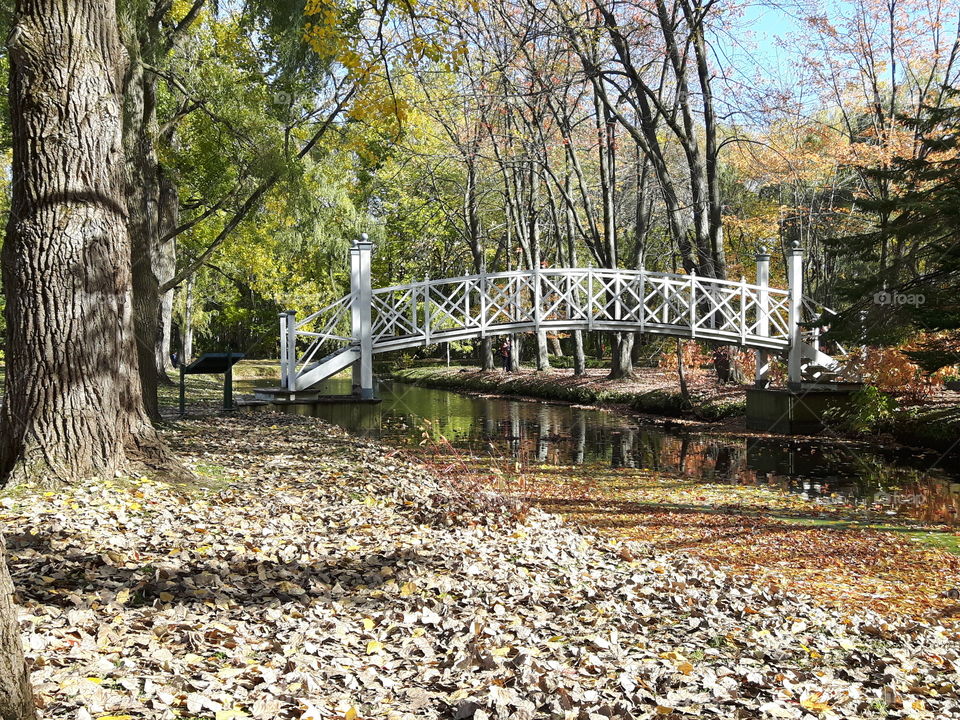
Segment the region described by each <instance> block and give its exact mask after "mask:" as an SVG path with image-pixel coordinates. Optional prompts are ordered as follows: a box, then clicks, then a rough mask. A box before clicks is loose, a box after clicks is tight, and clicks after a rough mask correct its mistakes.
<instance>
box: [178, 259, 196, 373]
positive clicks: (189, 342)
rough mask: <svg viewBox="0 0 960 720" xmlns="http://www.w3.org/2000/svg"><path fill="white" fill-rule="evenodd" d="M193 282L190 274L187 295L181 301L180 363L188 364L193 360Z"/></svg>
mask: <svg viewBox="0 0 960 720" xmlns="http://www.w3.org/2000/svg"><path fill="white" fill-rule="evenodd" d="M193 283H194V278H193V276H192V275H191V276H190V279H189V280H187V297H186V298H184V303H183V338H182V343H181V353H180V364H181V365H189V364H190V363H191V361H192V360H193Z"/></svg>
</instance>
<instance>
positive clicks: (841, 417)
mask: <svg viewBox="0 0 960 720" xmlns="http://www.w3.org/2000/svg"><path fill="white" fill-rule="evenodd" d="M896 409H897V401H896V400H894V399H893V398H892V397H890V396H889V395H887V394H886V393H884V392H882V391H881V390H880V389H879V388H877V387H876V386H874V385H864V386H863V387H862V388H860V389H859V390H857V391H856V392H854V393H852V394H851V395H850V401H849V403H847V404H844V405H838V406H836V407H832V408H830V409H828V410H827V411H825V412H824V414H823V422H824V424H825V425H827V426H828V427H831V428H834V429H835V430H838V431H840V432H843V433H848V434H852V435H871V434H877V433H881V432H884V431H889V430H891V429H892V426H893V420H894V411H895V410H896Z"/></svg>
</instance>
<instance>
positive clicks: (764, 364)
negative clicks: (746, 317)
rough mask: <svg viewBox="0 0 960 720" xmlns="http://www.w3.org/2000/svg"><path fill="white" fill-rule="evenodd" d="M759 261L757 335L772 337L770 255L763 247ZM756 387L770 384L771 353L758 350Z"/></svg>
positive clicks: (757, 258)
mask: <svg viewBox="0 0 960 720" xmlns="http://www.w3.org/2000/svg"><path fill="white" fill-rule="evenodd" d="M756 260H757V335H760V336H761V337H770V291H769V290H768V289H767V288H768V287H769V286H770V253H768V252H767V249H766V248H765V247H761V248H760V250H759V252H757V254H756ZM756 353H757V357H756V366H757V368H756V372H755V375H754V386H755V387H757V388H759V389H761V390H762V389H764V388H766V387H767V386H768V385H769V384H770V352H769V351H767V350H757V351H756Z"/></svg>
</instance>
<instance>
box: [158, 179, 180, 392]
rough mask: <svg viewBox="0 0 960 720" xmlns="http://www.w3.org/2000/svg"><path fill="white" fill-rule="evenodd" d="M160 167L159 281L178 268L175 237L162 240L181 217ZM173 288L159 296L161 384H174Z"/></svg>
mask: <svg viewBox="0 0 960 720" xmlns="http://www.w3.org/2000/svg"><path fill="white" fill-rule="evenodd" d="M159 171H160V223H159V228H158V229H159V231H160V237H161V240H160V253H159V257H158V264H157V275H158V278H159V280H160V283H161V284H163V283H165V282H166V281H168V280H170V279H171V278H172V277H173V275H174V273H175V272H176V270H177V254H176V250H177V241H176V239H174V238H170V239H169V240H162V238H164V237H166V236H167V234H168V233H169V232H170V231H171V230H173V229H174V228H175V227H177V225H178V223H179V218H180V193H179V191H178V190H177V186H176V183H175V182H174V180H173V177H172V176H171V175H170V173H169V172H166V171H164V169H163V166H162V165H161V166H159ZM173 293H174V290H173V288H170V289H169V290H167V291H166V292H164V293H162V295H161V296H160V334H159V336H158V338H157V345H156V348H155V351H156V358H155V362H156V371H157V379H158V380H159V382H161V383H164V384H173V381H172V380H171V379H170V376H169V374H168V373H170V372H171V371H172V370H173V363H172V362H171V360H170V352H171V344H172V342H173Z"/></svg>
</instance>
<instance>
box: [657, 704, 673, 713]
mask: <svg viewBox="0 0 960 720" xmlns="http://www.w3.org/2000/svg"><path fill="white" fill-rule="evenodd" d="M672 714H673V708H672V707H667V706H666V705H657V715H672Z"/></svg>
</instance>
